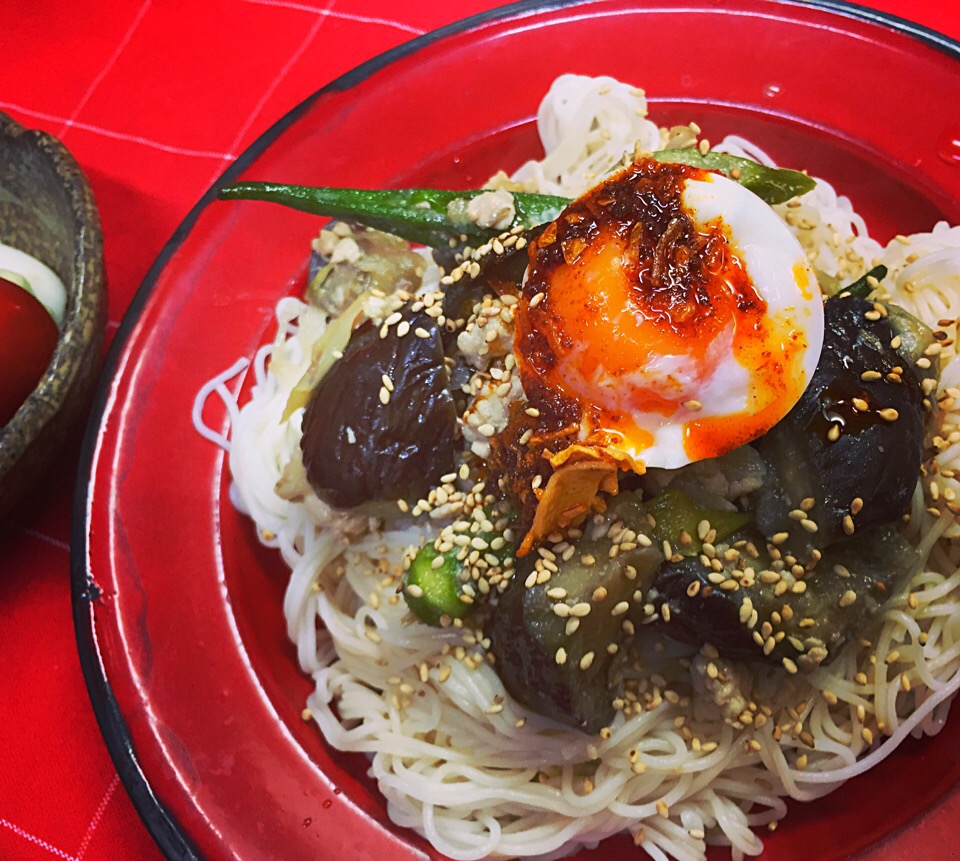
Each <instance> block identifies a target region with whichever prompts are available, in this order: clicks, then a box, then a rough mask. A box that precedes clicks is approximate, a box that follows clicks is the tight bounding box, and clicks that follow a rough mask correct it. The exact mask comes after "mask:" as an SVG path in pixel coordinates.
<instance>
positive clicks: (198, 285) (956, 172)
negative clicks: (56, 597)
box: [73, 0, 960, 861]
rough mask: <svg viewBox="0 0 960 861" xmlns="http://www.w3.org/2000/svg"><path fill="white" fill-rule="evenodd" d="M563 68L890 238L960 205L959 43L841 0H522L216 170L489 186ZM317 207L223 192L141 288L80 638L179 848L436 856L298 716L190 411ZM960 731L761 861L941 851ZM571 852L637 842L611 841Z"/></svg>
mask: <svg viewBox="0 0 960 861" xmlns="http://www.w3.org/2000/svg"><path fill="white" fill-rule="evenodd" d="M566 71H576V72H581V73H586V74H594V75H597V74H612V75H614V76H616V77H619V78H621V79H623V80H627V81H631V82H635V83H637V84H640V85H642V86H644V87H645V88H646V89H647V92H648V93H649V94H651V96H652V115H653V118H654V119H656V120H658V121H660V122H661V123H672V122H675V121H681V120H682V121H688V120H696V121H697V122H698V123H699V124H700V125H701V126H702V127H703V129H704V132H705V134H706V136H707V137H708V138H709V139H710V140H718V139H719V138H720V137H721V136H722V135H723V134H724V133H726V132H728V131H732V130H737V131H739V132H741V133H743V134H745V135H747V136H748V137H751V138H753V139H754V140H755V141H757V142H758V143H760V144H761V145H763V146H765V147H766V148H768V150H769V151H770V152H771V153H772V154H773V155H774V156H775V157H776V158H778V159H779V160H780V161H781V162H783V163H786V164H790V165H796V166H803V167H806V168H808V169H809V170H810V171H811V172H813V173H816V174H818V175H821V176H824V177H826V178H827V179H829V180H831V181H833V182H834V183H835V184H836V185H837V186H838V187H839V188H840V189H841V190H842V191H843V192H845V193H847V194H849V195H850V196H851V197H852V198H853V200H854V203H855V205H856V206H857V208H858V209H859V210H860V211H861V212H863V213H864V214H865V215H866V217H867V220H868V222H869V223H870V224H871V225H872V227H873V231H874V233H875V234H876V235H877V237H878V238H880V239H881V240H886V239H888V238H889V237H890V236H891V235H892V234H894V233H896V232H901V231H902V232H905V233H907V232H912V231H916V230H925V229H929V228H930V227H931V226H932V225H933V223H934V222H935V221H936V220H937V219H938V218H941V217H942V218H947V219H949V220H950V221H952V222H954V223H956V222H960V162H958V154H957V153H956V152H955V151H954V150H953V149H952V148H951V147H952V144H951V142H953V141H956V140H958V139H960V128H958V126H957V123H958V120H957V117H958V116H960V45H958V44H956V43H953V42H950V41H949V40H946V39H943V38H942V37H938V36H936V34H932V33H929V32H925V31H920V30H917V29H913V28H907V27H905V26H903V24H902V22H899V23H898V22H893V21H888V20H886V19H883V18H881V17H880V16H876V15H874V14H873V13H867V12H866V11H865V10H863V9H859V8H857V7H853V6H840V5H839V4H829V6H828V4H821V5H819V6H818V5H814V4H792V3H783V4H781V3H772V2H764V0H734V2H721V0H662V2H660V3H658V4H657V5H652V4H650V5H646V4H643V3H640V2H630V0H598V2H592V3H572V4H557V3H547V4H540V5H530V4H523V5H519V6H512V7H508V8H505V9H501V10H498V11H495V12H493V13H490V14H486V15H482V16H480V17H478V18H475V19H472V20H470V21H468V22H465V23H463V24H460V25H456V26H454V27H451V28H448V29H446V30H443V31H440V32H439V33H436V34H432V35H429V36H426V37H424V38H422V39H418V40H416V41H415V42H412V43H410V44H408V45H406V46H403V47H401V48H399V49H397V50H396V51H394V52H392V53H390V54H387V55H385V56H384V57H381V58H379V59H377V60H374V61H372V62H370V63H368V64H366V65H364V66H362V67H360V68H359V69H357V70H356V71H355V72H352V73H351V74H349V75H347V76H346V77H344V78H341V79H340V80H338V81H336V82H335V83H333V84H331V85H330V86H328V87H326V88H325V89H323V90H321V91H320V92H319V93H318V94H317V95H316V96H314V97H313V98H312V99H310V100H309V101H308V102H307V103H305V104H303V105H301V106H300V107H299V108H297V109H296V110H295V111H294V112H293V113H291V114H290V115H289V116H287V117H285V118H284V119H283V120H281V121H280V122H279V123H278V124H277V125H276V126H275V127H274V128H273V129H271V130H270V131H269V132H268V133H267V134H266V135H265V136H264V137H263V138H261V139H260V140H259V141H258V142H257V143H256V144H255V145H254V146H253V147H252V148H251V149H250V151H249V152H247V153H246V154H245V155H244V156H243V157H242V158H241V159H240V160H239V161H238V162H237V164H236V165H234V166H233V167H232V168H231V169H230V171H228V174H227V175H226V176H225V177H224V179H225V180H226V179H235V178H239V177H243V178H250V179H274V180H280V181H287V182H300V183H312V184H318V185H342V186H351V185H356V186H367V187H373V188H376V187H384V186H404V185H416V184H424V185H427V184H433V185H438V186H445V185H446V186H451V187H469V186H473V185H476V184H478V183H480V182H482V181H483V180H484V179H485V178H486V177H487V176H488V174H490V173H492V172H493V171H494V170H495V169H496V168H498V167H501V166H503V167H506V168H513V167H516V166H517V165H518V164H519V163H520V161H521V160H522V159H523V158H525V157H526V156H528V155H531V154H533V153H534V152H535V151H536V142H535V135H534V131H533V128H532V125H531V123H530V118H531V117H532V116H533V114H534V112H535V110H536V106H537V103H538V101H539V99H540V97H541V96H542V94H543V93H544V92H546V90H547V88H548V86H549V84H550V82H551V81H552V80H553V78H554V77H555V76H556V75H558V74H560V73H562V72H566ZM951 123H952V124H951ZM315 229H316V222H315V221H314V220H313V219H311V218H310V217H308V216H305V215H302V214H299V213H295V212H291V211H286V210H283V209H281V208H279V207H272V206H270V205H269V204H256V203H251V204H226V203H218V202H215V200H214V195H213V193H208V194H207V195H206V196H205V197H204V198H203V200H201V201H200V203H199V204H198V205H197V206H196V208H195V209H194V210H193V211H192V212H191V213H190V215H189V217H188V218H187V220H186V222H185V223H184V225H183V227H182V228H181V229H180V231H178V233H177V235H176V236H175V238H174V240H173V241H172V242H171V243H170V245H169V246H168V247H167V248H166V249H165V250H164V252H163V254H162V255H161V257H160V259H159V260H158V261H157V263H156V265H155V266H154V268H153V270H152V271H151V273H150V275H149V277H148V278H147V281H146V283H145V284H144V286H143V287H142V288H141V290H140V292H139V293H138V294H137V297H136V299H135V300H134V302H133V305H132V306H131V309H130V312H129V314H128V316H127V318H126V319H125V321H124V323H123V326H122V328H121V331H120V334H119V335H118V337H117V340H116V342H115V344H114V348H113V352H112V353H111V356H110V359H109V366H108V371H107V374H106V376H105V378H104V382H103V384H102V386H101V389H100V393H99V400H98V408H97V411H96V414H95V417H94V419H93V421H92V423H91V426H90V430H89V432H88V434H87V438H86V443H85V457H84V463H83V467H82V470H81V475H80V479H79V485H78V505H77V511H82V512H84V513H85V517H83V518H78V525H77V527H76V535H75V540H74V547H75V556H74V562H73V583H74V607H75V619H76V627H77V638H78V641H79V648H80V656H81V659H82V662H83V667H84V672H85V675H86V678H87V683H88V686H89V689H90V694H91V698H92V700H93V705H94V708H95V710H96V712H97V716H98V718H99V721H100V724H101V727H102V729H103V732H104V736H105V737H106V740H107V744H108V746H109V748H110V750H111V753H112V754H113V758H114V761H115V762H116V765H117V768H118V769H119V771H120V775H121V777H122V778H123V781H124V784H125V785H126V787H127V790H128V791H129V793H130V795H131V796H132V797H133V800H134V802H135V804H136V805H137V807H138V808H139V810H140V813H141V815H142V816H143V818H144V820H145V821H146V823H147V825H148V827H149V828H150V830H151V832H152V833H153V835H154V837H155V838H156V840H157V842H158V843H159V844H160V846H161V847H162V848H163V850H164V852H165V853H166V854H167V856H168V857H169V858H171V859H186V858H194V857H197V856H200V855H202V856H203V857H206V858H209V859H222V858H242V859H246V861H254V859H267V858H284V859H286V861H296V860H297V859H314V858H317V857H318V856H323V857H329V858H338V859H339V858H344V859H346V858H350V859H359V858H378V859H383V858H396V859H404V858H423V857H436V856H435V853H432V852H431V850H430V848H429V846H427V844H426V843H425V842H424V841H423V840H421V839H420V838H418V837H416V836H415V835H413V834H412V833H411V832H408V831H403V830H399V829H397V828H395V827H394V826H393V825H392V824H391V823H390V822H389V820H388V819H387V817H386V814H385V808H384V804H383V802H382V800H381V799H380V797H379V795H378V794H377V792H376V788H375V787H374V786H373V785H372V784H371V782H370V781H369V780H368V779H367V778H366V776H365V759H364V758H362V757H360V756H345V755H342V754H339V753H337V752H335V751H333V750H331V749H330V748H329V747H327V746H326V745H325V744H324V742H323V741H322V739H321V738H320V736H319V734H318V733H317V732H316V730H315V728H314V727H313V726H312V725H308V724H305V723H304V722H303V721H302V720H301V719H300V711H301V708H302V706H303V703H304V699H305V697H306V695H307V693H308V691H309V690H310V687H311V686H310V683H309V682H308V681H307V680H306V679H305V678H304V677H302V676H301V674H300V673H299V671H298V669H297V666H296V662H295V658H294V651H293V648H292V646H291V645H290V644H289V643H288V642H287V639H286V636H285V634H284V625H283V620H282V614H281V594H282V590H283V585H284V581H285V576H286V573H285V570H284V568H283V565H282V564H281V563H280V561H279V559H278V558H277V557H275V556H274V555H273V554H272V553H270V552H267V551H265V550H263V549H261V548H260V547H259V545H258V544H257V542H256V539H255V537H254V533H253V529H252V528H251V524H250V523H249V522H248V521H246V520H245V519H244V518H242V517H239V516H238V515H237V514H236V513H235V512H234V510H233V509H232V508H231V506H230V504H229V501H228V500H227V497H226V485H227V482H226V479H225V477H224V474H223V458H222V457H221V453H220V452H219V451H218V450H217V449H216V448H215V447H214V446H213V445H211V444H210V443H207V442H205V441H204V440H202V439H201V438H200V437H199V436H198V435H197V434H196V433H195V432H194V430H193V427H192V425H191V420H190V411H191V405H192V401H193V398H194V394H195V393H196V392H197V390H198V389H199V388H200V386H201V385H202V384H203V382H204V381H205V380H207V379H208V378H209V377H211V376H212V375H213V374H215V373H216V372H218V371H220V370H221V369H224V368H225V367H227V366H228V365H230V364H231V363H232V362H233V360H234V359H235V358H237V357H239V356H250V355H252V354H253V352H254V350H255V348H256V347H257V345H258V344H260V343H261V342H262V341H263V340H264V339H265V338H267V337H268V334H267V330H268V328H269V320H270V318H271V314H272V309H273V305H274V303H275V301H276V300H277V298H278V297H279V296H280V295H281V294H283V293H285V292H288V291H289V290H290V289H292V288H293V287H294V286H295V285H297V284H298V283H299V282H300V280H301V279H302V278H303V276H304V268H305V255H306V252H307V248H308V245H307V243H308V241H309V239H310V237H311V236H312V235H313V233H314V231H315ZM207 420H208V421H209V422H212V423H214V424H220V423H222V422H223V421H224V419H223V416H222V414H220V413H217V411H215V410H213V409H211V410H209V411H208V414H207ZM958 727H960V724H958V722H957V720H956V719H954V720H953V721H952V723H951V724H950V725H949V726H948V728H947V730H946V731H945V732H943V733H942V734H941V735H939V736H938V737H936V738H934V739H927V740H924V741H922V742H911V743H910V744H907V745H905V746H904V747H903V748H902V749H901V750H900V751H898V752H897V753H896V754H895V755H893V756H892V757H891V758H890V759H889V760H888V761H886V762H885V763H883V764H882V765H881V766H880V767H878V768H877V769H875V770H874V771H873V772H871V773H870V774H869V775H867V776H865V777H863V778H858V779H857V780H855V781H853V782H852V783H850V784H848V785H847V786H845V787H843V788H842V789H840V790H839V791H837V792H836V793H834V794H833V795H832V796H829V797H828V798H827V799H825V800H823V801H821V802H818V803H815V804H810V805H802V804H793V805H791V811H790V815H789V816H788V817H787V819H786V821H785V823H784V824H783V826H782V827H781V828H780V829H779V830H777V831H776V832H775V833H774V834H772V835H768V836H767V837H766V843H767V846H768V851H767V852H766V853H765V856H764V857H766V858H770V859H787V858H796V857H798V855H802V856H803V857H805V858H817V859H823V861H830V859H840V858H846V857H849V856H850V855H853V854H855V853H858V852H864V853H865V854H864V855H863V856H862V857H869V858H881V857H882V858H885V859H886V858H892V857H907V855H908V854H911V855H913V856H915V857H928V858H929V857H942V855H941V851H942V850H941V849H940V847H942V846H947V845H951V842H952V840H951V838H952V835H953V834H954V832H955V830H956V821H957V819H956V817H957V816H958V815H960V794H958V793H957V792H956V791H955V787H956V785H957V783H958V780H960V744H958V742H960V728H958ZM908 823H909V824H911V828H909V829H903V826H904V825H906V824H908ZM797 847H802V851H801V850H798V849H797ZM578 857H581V858H607V859H616V858H627V857H636V855H635V849H634V847H633V846H632V844H630V842H629V841H627V840H619V841H616V840H615V841H608V842H607V843H605V844H603V846H602V847H601V848H600V849H599V850H597V851H595V852H592V853H590V852H587V853H583V854H582V855H580V856H578Z"/></svg>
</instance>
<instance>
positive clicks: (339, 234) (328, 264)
mask: <svg viewBox="0 0 960 861" xmlns="http://www.w3.org/2000/svg"><path fill="white" fill-rule="evenodd" d="M314 242H315V244H314V250H313V253H312V254H311V256H310V273H309V274H310V283H309V285H308V287H307V292H306V297H305V298H306V300H307V301H308V302H309V303H310V304H311V305H314V306H315V307H317V308H319V309H320V310H321V311H324V312H326V313H327V314H330V315H336V314H339V313H340V312H341V311H342V310H343V309H344V308H346V307H347V305H349V304H350V303H351V302H352V301H353V300H354V299H356V298H357V297H358V296H360V295H362V294H363V293H367V292H370V291H371V290H380V291H382V292H383V293H386V294H389V293H393V292H395V291H397V290H407V291H408V292H410V293H415V292H416V291H417V290H418V289H419V287H420V284H421V283H422V281H423V272H424V269H425V267H426V261H425V260H424V259H423V257H422V256H421V255H419V254H417V253H416V252H415V251H413V250H411V248H410V244H409V243H407V242H404V241H403V240H402V239H398V238H397V237H396V236H391V235H390V234H389V233H383V232H381V231H379V230H373V229H372V228H368V227H360V226H354V227H350V226H348V225H346V224H344V223H342V222H339V223H336V224H330V225H327V227H326V228H325V229H324V230H323V231H322V233H321V236H320V238H319V239H318V240H315V241H314ZM340 243H344V245H345V246H347V248H346V250H344V251H339V250H338V249H340V248H342V247H343V246H341V245H340ZM318 249H323V251H326V252H329V253H328V254H324V253H322V251H320V250H318Z"/></svg>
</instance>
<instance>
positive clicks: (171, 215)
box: [0, 0, 960, 861]
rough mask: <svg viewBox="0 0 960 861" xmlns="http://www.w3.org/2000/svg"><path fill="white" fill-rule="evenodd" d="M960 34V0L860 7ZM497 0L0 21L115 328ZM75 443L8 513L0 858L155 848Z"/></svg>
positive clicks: (11, 84)
mask: <svg viewBox="0 0 960 861" xmlns="http://www.w3.org/2000/svg"><path fill="white" fill-rule="evenodd" d="M866 2H867V4H868V5H870V6H872V7H875V8H878V9H881V10H883V11H886V12H890V13H893V14H896V15H900V16H902V17H906V18H910V19H912V20H914V21H916V22H918V23H921V24H924V25H926V26H928V27H931V28H935V29H938V30H940V31H941V32H944V33H946V34H947V35H950V36H952V37H954V38H958V39H960V3H957V2H956V0H866ZM496 5H498V4H497V3H495V2H492V0H458V2H453V3H438V2H436V0H396V2H394V3H392V4H386V3H383V2H381V0H193V2H191V0H110V2H105V3H104V2H98V0H80V2H72V3H67V2H64V0H21V2H10V0H8V2H5V3H3V7H4V8H3V14H2V16H0V34H2V37H0V44H2V46H3V47H2V50H0V110H4V111H6V112H8V113H9V114H11V115H12V116H13V117H14V118H16V119H18V120H20V121H21V122H23V123H24V124H26V125H28V126H32V127H35V128H41V129H44V130H46V131H49V132H52V133H54V134H56V135H58V136H59V137H60V138H62V139H63V141H64V142H65V143H66V144H67V146H68V147H69V148H70V149H71V150H72V152H73V153H74V155H75V156H76V158H77V160H78V161H79V162H80V164H81V165H82V166H83V168H84V169H85V170H86V172H87V174H88V175H89V177H90V180H91V182H92V184H93V189H94V192H95V194H96V197H97V201H98V203H99V206H100V211H101V214H102V218H103V227H104V241H105V247H106V261H107V274H108V280H109V287H110V306H109V307H110V310H109V327H108V337H109V336H110V335H112V333H113V332H115V331H116V328H117V325H118V323H119V321H120V319H121V317H122V316H123V313H124V310H125V309H126V307H127V305H128V304H129V302H130V300H131V298H132V296H133V294H134V292H135V291H136V289H137V287H138V286H139V284H140V282H141V280H142V279H143V277H144V275H145V274H146V272H147V269H148V267H149V266H150V264H151V262H152V261H153V259H154V257H155V256H156V255H157V253H158V252H159V251H160V249H161V247H162V246H163V244H164V243H165V242H166V241H167V239H168V238H169V237H170V235H171V233H172V232H173V231H174V229H175V228H176V227H177V225H178V224H179V223H180V221H181V219H182V218H183V217H184V216H185V215H186V213H187V211H188V210H189V209H190V207H191V206H192V205H193V203H194V202H195V201H196V200H197V198H199V197H200V195H201V194H202V193H203V192H204V191H205V190H206V189H207V188H208V187H209V186H210V185H211V183H212V182H213V181H214V180H215V179H216V177H217V176H219V174H220V173H221V172H222V171H223V170H224V169H225V168H226V167H227V165H228V164H229V163H230V162H231V160H233V159H234V158H235V157H236V156H237V155H238V154H239V153H240V152H242V151H243V149H244V148H245V147H246V146H247V145H248V144H249V143H251V142H252V141H253V140H254V139H255V138H256V137H257V136H258V135H259V134H260V133H261V132H262V131H264V130H265V129H266V128H267V127H268V126H269V125H270V124H271V123H273V122H274V120H276V119H277V118H279V117H280V116H281V115H282V114H284V113H285V112H286V111H287V110H288V109H290V108H291V107H293V106H294V105H296V104H297V103H298V102H300V101H301V100H302V99H304V98H305V97H306V96H308V95H309V94H310V93H311V92H313V91H314V90H316V89H317V88H319V87H320V86H322V85H323V84H325V83H327V82H329V81H330V80H332V79H333V78H335V77H337V76H338V75H340V74H341V73H343V72H346V71H348V70H349V69H351V68H352V67H354V66H355V65H357V64H358V63H360V62H362V61H364V60H367V59H369V58H371V57H373V56H375V55H377V54H379V53H381V52H382V51H385V50H387V49H389V48H391V47H393V46H395V45H398V44H400V43H401V42H404V41H406V40H408V39H411V38H413V37H415V36H417V35H419V34H421V33H425V32H427V31H428V30H431V29H434V28H436V27H439V26H442V25H444V24H447V23H450V22H451V21H453V20H456V19H459V18H462V17H465V16H467V15H471V14H473V13H475V12H478V11H481V10H483V9H487V8H490V7H492V6H496ZM75 465H76V446H74V448H73V450H71V451H68V452H66V453H65V455H64V457H63V458H62V461H61V466H60V469H59V471H58V472H57V474H56V475H55V476H53V477H52V478H51V480H50V482H49V485H48V486H47V487H45V488H44V489H43V492H42V493H40V494H38V495H37V498H36V499H34V500H32V501H30V502H29V503H28V504H25V505H24V506H22V507H21V509H20V510H18V511H17V512H15V513H14V514H13V515H12V516H11V517H9V518H7V519H6V520H5V521H2V522H0V662H2V666H3V668H4V677H3V681H2V682H0V691H2V693H0V727H2V731H0V858H2V859H27V861H49V859H50V858H51V857H57V858H61V859H65V861H81V859H87V861H98V859H105V861H116V859H131V858H132V859H146V861H151V859H159V858H160V852H159V850H158V849H157V848H156V846H155V845H154V843H153V841H152V840H151V838H150V836H149V835H148V833H147V831H146V830H145V829H144V827H143V826H142V824H141V823H140V820H139V819H138V817H137V815H136V812H135V811H134V809H133V806H132V805H131V803H130V801H129V799H128V798H127V795H126V793H125V792H124V790H123V787H122V785H121V784H120V781H119V778H118V777H117V774H116V771H115V769H114V767H113V764H112V763H111V761H110V758H109V756H108V755H107V750H106V747H105V746H104V743H103V741H102V739H101V737H100V734H99V731H98V729H97V724H96V721H95V720H94V716H93V712H92V710H91V707H90V703H89V700H88V698H87V692H86V689H85V687H84V683H83V678H82V676H81V673H80V665H79V662H78V659H77V654H76V647H75V642H74V635H73V622H72V616H71V609H70V587H69V574H68V568H69V552H70V545H69V535H70V518H71V513H72V491H73V479H74V471H75Z"/></svg>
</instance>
